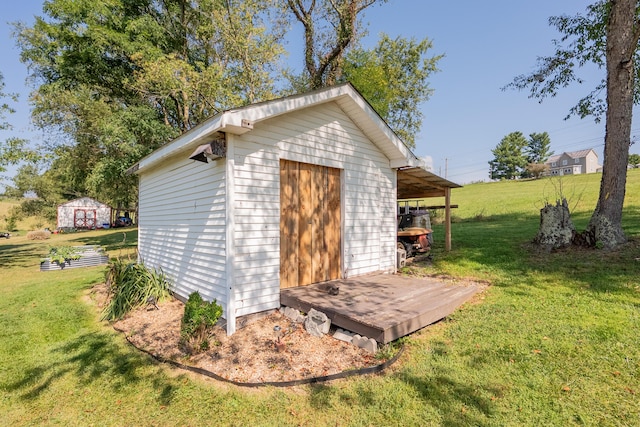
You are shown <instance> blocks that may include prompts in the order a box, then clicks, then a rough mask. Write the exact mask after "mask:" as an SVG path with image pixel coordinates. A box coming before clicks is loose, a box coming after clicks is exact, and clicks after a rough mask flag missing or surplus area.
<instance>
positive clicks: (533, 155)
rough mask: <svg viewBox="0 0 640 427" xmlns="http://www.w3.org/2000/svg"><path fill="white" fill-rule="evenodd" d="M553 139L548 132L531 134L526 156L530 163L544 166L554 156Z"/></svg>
mask: <svg viewBox="0 0 640 427" xmlns="http://www.w3.org/2000/svg"><path fill="white" fill-rule="evenodd" d="M550 148H551V138H549V134H548V133H547V132H542V133H535V132H534V133H532V134H529V141H528V142H527V148H526V155H527V161H528V162H529V163H536V164H544V163H545V162H546V161H547V160H549V157H550V156H551V155H553V151H550Z"/></svg>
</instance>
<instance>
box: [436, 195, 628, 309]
mask: <svg viewBox="0 0 640 427" xmlns="http://www.w3.org/2000/svg"><path fill="white" fill-rule="evenodd" d="M580 217H581V219H582V220H584V219H585V218H583V217H585V215H581V216H580ZM538 225H539V217H538V216H535V215H513V214H510V215H496V216H492V217H486V218H483V219H482V220H476V221H471V220H469V221H463V222H460V223H455V224H453V225H452V229H453V231H452V233H453V237H454V239H453V242H452V246H453V250H452V251H451V252H449V253H446V252H444V251H443V250H442V248H440V247H438V244H437V243H436V245H435V249H434V258H435V260H436V261H435V263H436V264H437V262H438V260H445V261H447V262H449V263H462V264H464V263H472V264H473V265H477V266H478V267H477V271H478V276H479V278H486V277H482V276H483V275H485V276H487V275H488V276H493V278H494V279H495V277H498V279H497V280H495V282H494V283H493V284H494V285H496V286H505V287H512V288H513V287H519V288H522V289H521V291H522V292H526V288H527V287H529V286H538V287H540V286H546V285H548V286H554V285H556V284H557V283H574V284H576V285H577V286H579V287H580V288H584V289H590V290H593V291H598V292H616V293H621V294H629V295H634V296H636V297H637V290H636V289H635V288H634V286H633V284H634V283H636V282H637V279H636V278H637V277H640V208H637V207H629V208H626V209H625V211H624V216H623V228H624V230H625V232H626V234H627V237H628V238H629V242H628V243H627V244H625V245H623V246H622V247H620V248H618V249H616V250H611V251H607V250H601V249H585V248H577V247H572V248H568V249H564V250H557V251H552V252H545V251H543V250H540V249H539V248H537V247H536V246H534V245H533V244H532V241H533V238H534V237H535V235H536V233H537V229H538ZM578 231H581V230H580V228H578ZM436 232H437V233H441V232H442V230H441V228H439V227H438V228H436ZM436 237H437V236H436ZM540 274H544V275H546V276H548V277H551V278H553V279H554V281H553V283H551V282H548V283H545V282H544V280H540V279H539V278H538V277H536V276H538V275H540Z"/></svg>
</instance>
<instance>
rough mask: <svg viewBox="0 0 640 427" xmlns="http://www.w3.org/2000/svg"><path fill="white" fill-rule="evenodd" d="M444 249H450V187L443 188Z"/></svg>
mask: <svg viewBox="0 0 640 427" xmlns="http://www.w3.org/2000/svg"><path fill="white" fill-rule="evenodd" d="M444 249H445V250H446V251H447V252H449V251H450V250H451V188H449V187H445V189H444Z"/></svg>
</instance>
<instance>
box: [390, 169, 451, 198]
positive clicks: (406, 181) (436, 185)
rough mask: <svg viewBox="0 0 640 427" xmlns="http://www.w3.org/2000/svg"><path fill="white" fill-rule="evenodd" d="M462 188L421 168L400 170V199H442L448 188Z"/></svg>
mask: <svg viewBox="0 0 640 427" xmlns="http://www.w3.org/2000/svg"><path fill="white" fill-rule="evenodd" d="M460 187H462V186H461V185H459V184H456V183H455V182H451V181H449V180H447V179H445V178H442V177H440V176H438V175H436V174H434V173H432V172H429V171H428V170H426V169H424V168H420V167H414V168H400V169H398V199H399V200H403V199H422V198H425V197H441V196H444V195H445V189H447V188H460Z"/></svg>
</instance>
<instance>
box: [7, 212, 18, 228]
mask: <svg viewBox="0 0 640 427" xmlns="http://www.w3.org/2000/svg"><path fill="white" fill-rule="evenodd" d="M17 223H18V219H17V218H16V217H15V216H14V215H9V217H8V218H7V230H8V231H16V230H17Z"/></svg>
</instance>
